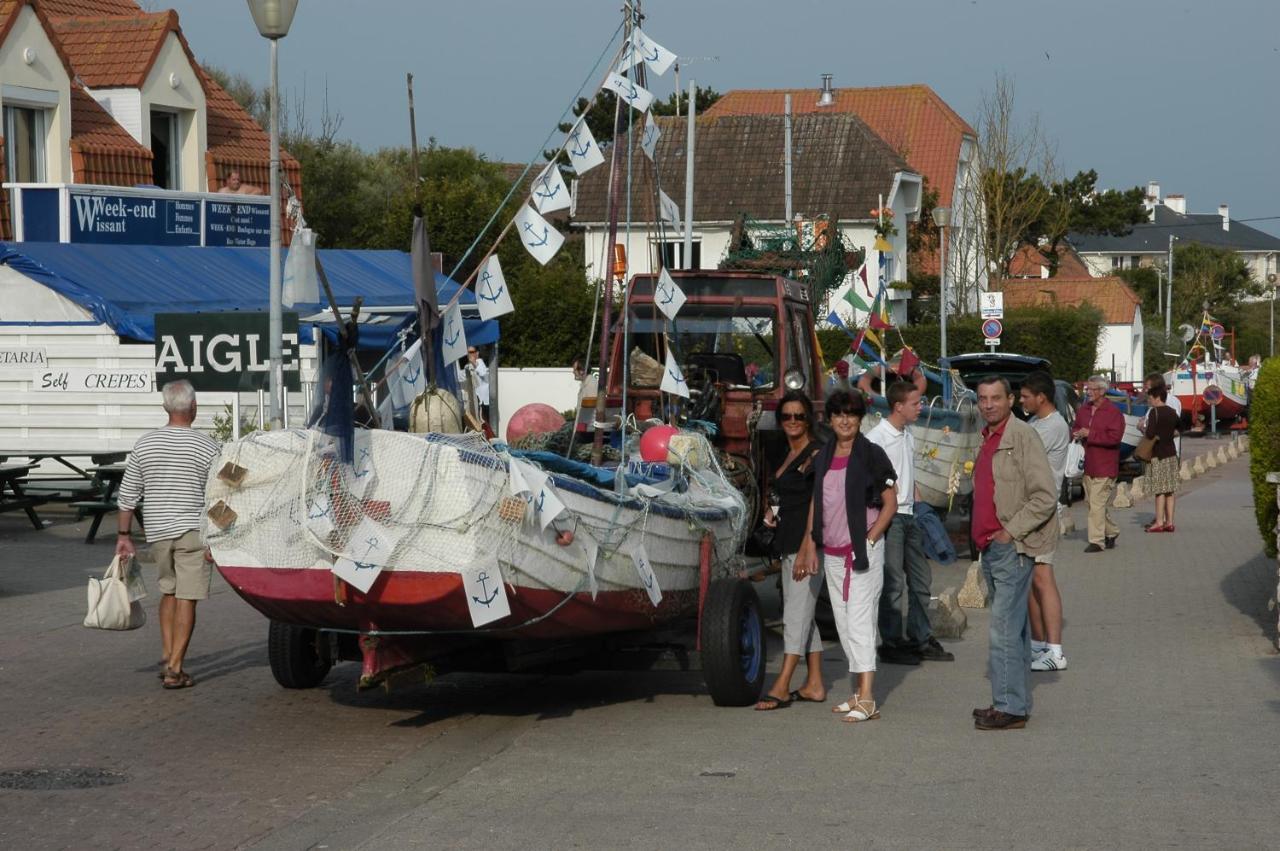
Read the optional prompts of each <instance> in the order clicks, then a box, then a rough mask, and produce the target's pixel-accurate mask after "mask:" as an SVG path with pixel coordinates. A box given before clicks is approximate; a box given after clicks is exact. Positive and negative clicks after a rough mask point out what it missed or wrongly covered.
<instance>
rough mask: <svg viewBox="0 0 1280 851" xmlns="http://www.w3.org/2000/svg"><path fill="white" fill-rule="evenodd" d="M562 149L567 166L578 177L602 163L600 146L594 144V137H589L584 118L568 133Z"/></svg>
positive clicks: (602, 156)
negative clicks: (566, 157)
mask: <svg viewBox="0 0 1280 851" xmlns="http://www.w3.org/2000/svg"><path fill="white" fill-rule="evenodd" d="M564 149H565V151H567V152H568V154H569V165H571V166H573V170H574V171H576V172H577V173H578V176H579V177H581V176H582V175H584V174H586V173H587V172H589V171H591V169H593V168H595V167H596V166H598V165H600V164H601V163H603V162H604V154H602V153H600V146H599V145H597V144H596V137H595V136H593V135H591V128H590V127H588V126H587V119H586V117H585V116H584V117H582V118H579V119H578V123H577V124H575V125H573V129H572V130H570V131H569V138H568V139H566V140H565V143H564Z"/></svg>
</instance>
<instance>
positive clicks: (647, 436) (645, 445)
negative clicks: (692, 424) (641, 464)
mask: <svg viewBox="0 0 1280 851" xmlns="http://www.w3.org/2000/svg"><path fill="white" fill-rule="evenodd" d="M679 433H680V429H678V428H676V427H675V426H668V425H663V426H654V427H653V428H651V429H649V430H648V431H646V432H645V433H644V434H642V435H640V457H641V458H643V459H644V460H646V461H655V462H658V463H665V462H666V460H667V444H668V442H670V440H671V438H672V437H674V436H675V435H677V434H679Z"/></svg>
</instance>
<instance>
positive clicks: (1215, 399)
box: [1202, 384, 1222, 407]
mask: <svg viewBox="0 0 1280 851" xmlns="http://www.w3.org/2000/svg"><path fill="white" fill-rule="evenodd" d="M1202 395H1203V396H1204V401H1205V403H1206V404H1208V405H1211V406H1214V407H1216V406H1217V404H1218V403H1219V402H1221V401H1222V389H1221V388H1219V387H1218V385H1216V384H1210V385H1209V386H1208V387H1206V388H1204V393H1203V394H1202Z"/></svg>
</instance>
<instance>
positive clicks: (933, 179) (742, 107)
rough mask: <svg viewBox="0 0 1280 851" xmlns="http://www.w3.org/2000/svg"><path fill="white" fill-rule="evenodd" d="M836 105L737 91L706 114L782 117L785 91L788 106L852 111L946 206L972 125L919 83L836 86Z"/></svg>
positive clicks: (807, 97)
mask: <svg viewBox="0 0 1280 851" xmlns="http://www.w3.org/2000/svg"><path fill="white" fill-rule="evenodd" d="M834 93H835V104H834V105H833V106H829V107H819V106H818V90H817V89H812V88H809V89H738V90H735V91H730V92H725V94H724V95H723V96H722V97H721V98H720V99H719V100H718V101H716V102H715V103H714V104H712V105H711V107H710V108H709V109H708V110H707V111H706V113H705V114H706V115H755V114H761V113H763V114H770V115H781V114H782V110H783V101H784V99H785V96H786V95H788V94H789V95H791V110H792V112H793V113H795V114H797V115H799V114H801V113H806V112H851V113H853V114H854V115H856V116H858V117H859V118H861V119H862V120H863V121H865V122H866V123H867V124H868V125H869V126H870V127H871V129H872V130H873V131H875V133H876V135H878V136H879V137H880V138H882V139H884V140H885V141H886V142H888V143H889V145H890V147H892V148H893V149H894V150H895V151H897V152H898V153H900V154H901V155H902V156H903V157H904V158H905V159H906V161H907V162H908V163H909V164H910V165H911V167H912V169H914V170H915V171H916V172H919V173H920V174H922V175H923V176H925V177H926V178H928V180H929V185H930V187H932V188H933V189H935V190H937V192H938V204H939V205H940V206H944V207H949V206H951V201H952V192H953V191H954V189H955V181H956V166H957V163H958V162H959V159H960V142H961V140H962V138H963V137H965V136H970V137H973V138H975V139H976V138H977V135H978V134H977V133H975V132H974V131H973V128H972V127H970V126H969V124H968V123H967V122H966V121H965V120H964V119H963V118H961V117H960V116H959V115H958V114H956V112H955V110H953V109H952V108H951V107H949V106H947V104H946V102H945V101H944V100H943V99H942V98H940V97H938V94H937V93H936V92H935V91H934V90H933V89H931V88H929V87H928V86H926V85H923V84H919V83H917V84H915V85H909V86H883V87H878V88H862V89H835V90H834Z"/></svg>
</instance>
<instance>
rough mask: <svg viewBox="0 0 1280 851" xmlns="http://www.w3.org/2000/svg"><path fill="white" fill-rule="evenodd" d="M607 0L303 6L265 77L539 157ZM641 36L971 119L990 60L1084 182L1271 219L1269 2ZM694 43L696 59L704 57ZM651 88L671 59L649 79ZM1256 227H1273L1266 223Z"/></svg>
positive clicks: (335, 102) (352, 113) (194, 19)
mask: <svg viewBox="0 0 1280 851" xmlns="http://www.w3.org/2000/svg"><path fill="white" fill-rule="evenodd" d="M150 5H151V6H154V7H158V8H164V7H165V6H166V5H172V6H173V7H174V8H176V9H177V10H178V12H179V14H180V16H181V20H182V25H183V30H184V32H185V33H186V35H187V38H188V40H189V41H190V42H191V45H192V48H193V50H194V51H195V53H196V56H197V57H198V58H199V59H200V60H201V61H204V62H211V63H214V64H217V65H221V66H223V67H226V68H229V69H231V70H234V71H239V72H241V73H244V74H246V75H248V76H250V77H251V78H254V79H257V80H260V81H263V82H265V81H266V79H267V46H266V42H265V41H263V40H262V39H260V38H259V36H258V35H257V31H256V30H255V29H254V27H253V22H252V20H251V18H250V16H249V12H248V9H247V8H245V6H244V4H243V3H240V2H237V1H236V0H218V2H209V0H169V2H168V3H166V2H165V0H157V2H153V3H151V4H150ZM620 6H621V2H620V0H576V2H567V0H547V1H546V2H541V3H531V2H517V0H506V2H497V0H461V2H458V0H448V1H447V2H437V0H362V2H359V3H352V2H349V0H346V2H344V0H302V2H301V4H300V8H299V10H298V14H297V17H296V19H295V21H294V26H293V30H292V31H291V33H290V34H289V37H288V38H287V39H285V40H284V41H283V42H282V43H281V51H280V52H281V85H282V88H284V89H285V90H286V91H287V92H289V93H291V95H294V96H298V95H300V94H301V92H302V90H303V87H304V85H305V88H306V95H307V101H308V106H309V107H310V109H309V111H310V113H311V114H312V115H313V116H317V115H318V114H319V110H320V104H321V101H322V98H323V96H324V92H325V89H326V87H327V90H328V100H329V105H330V109H331V110H332V111H334V112H336V113H339V114H341V116H342V118H343V125H342V130H341V133H340V135H341V136H344V137H346V138H349V139H352V140H353V141H355V142H357V143H359V144H360V145H363V146H366V147H378V146H385V145H404V144H407V143H408V119H407V116H406V111H405V90H404V75H405V73H406V72H412V73H413V74H414V78H415V95H416V99H417V113H418V134H419V138H420V140H422V141H424V142H425V140H426V138H427V137H428V136H435V137H436V138H437V139H438V140H439V141H440V142H441V143H443V144H446V145H458V146H470V147H474V148H476V149H477V150H479V151H481V152H482V153H485V154H486V155H488V156H489V157H490V158H492V159H502V160H513V161H525V160H528V159H530V158H532V157H535V156H537V155H538V153H539V152H540V151H541V150H542V142H543V140H544V139H545V138H546V136H547V134H548V133H549V132H550V131H551V129H552V128H553V127H554V125H555V123H556V122H557V121H558V120H559V116H560V115H561V113H562V111H563V110H564V109H565V107H566V106H567V105H568V103H569V102H570V100H571V98H572V96H573V93H574V92H575V91H577V89H578V86H579V85H580V84H581V83H582V81H583V78H584V77H585V76H586V74H587V72H588V70H589V69H590V68H591V65H592V63H593V62H594V61H595V59H596V57H597V55H598V54H599V53H600V51H601V50H602V49H603V47H604V45H605V43H606V42H607V40H608V38H609V36H610V34H611V33H612V32H613V30H614V28H615V27H616V26H617V23H618V20H619V14H618V9H619V7H620ZM644 11H645V13H646V15H647V18H648V20H647V21H646V23H645V27H644V28H645V31H646V32H647V33H648V34H649V35H650V36H652V37H653V38H654V39H656V40H657V41H658V42H660V43H662V44H663V45H665V46H667V47H669V48H670V49H672V50H674V51H675V52H676V53H678V54H681V55H683V56H685V57H689V58H692V61H687V62H686V64H685V67H684V69H683V70H682V74H684V75H686V76H685V80H684V83H685V84H686V85H687V79H688V75H692V76H694V77H696V78H697V79H698V81H699V82H700V83H701V84H705V85H710V86H712V87H713V88H715V89H717V90H720V91H725V90H728V89H731V88H780V87H784V86H803V85H813V86H814V87H815V88H816V87H817V85H818V82H819V75H820V74H822V73H824V72H829V73H832V74H834V75H835V84H836V85H837V86H874V85H893V84H902V83H916V82H919V83H927V84H928V85H930V86H932V87H933V88H934V89H935V90H936V91H937V92H938V93H939V94H940V95H941V96H942V97H943V98H944V99H945V100H946V101H947V102H948V103H949V104H951V106H952V107H953V108H954V109H955V110H956V111H957V112H959V113H960V114H961V115H962V116H964V117H965V118H967V119H969V120H970V121H972V120H973V118H974V113H975V111H976V108H977V105H978V103H979V102H980V99H981V96H982V93H983V91H984V90H990V88H991V87H992V83H993V80H994V78H995V75H996V74H997V73H1005V74H1008V75H1009V76H1011V77H1012V78H1013V79H1014V81H1015V84H1016V87H1017V100H1018V107H1019V111H1020V112H1021V113H1023V114H1024V115H1030V114H1031V113H1033V112H1037V113H1039V116H1040V120H1041V122H1042V124H1043V126H1044V128H1045V130H1046V131H1047V132H1048V134H1049V135H1050V136H1051V137H1052V138H1053V139H1054V140H1055V141H1056V143H1057V146H1058V151H1059V157H1060V160H1061V162H1062V164H1063V166H1064V168H1067V169H1070V170H1071V171H1072V172H1074V171H1075V170H1077V169H1082V168H1094V169H1096V170H1097V171H1098V173H1099V176H1100V181H1099V183H1100V185H1101V186H1103V187H1123V186H1133V185H1136V184H1143V185H1145V184H1146V182H1147V181H1148V180H1158V181H1160V183H1161V185H1162V189H1163V191H1164V192H1165V193H1169V192H1180V193H1182V194H1184V195H1186V196H1187V204H1188V212H1200V213H1209V212H1216V211H1217V207H1218V204H1220V203H1227V204H1230V205H1231V214H1232V218H1236V219H1242V218H1253V217H1263V216H1278V217H1280V177H1278V174H1277V167H1276V150H1277V139H1280V109H1277V102H1278V99H1277V96H1276V89H1277V83H1278V82H1280V3H1277V2H1274V0H1221V2H1215V3H1209V2H1203V1H1202V0H1194V2H1193V0H1108V2H1102V0H1072V1H1071V2H1069V3H1062V2H1057V3H1049V2H1043V0H882V2H880V3H853V2H832V0H823V2H816V1H815V0H790V1H789V2H786V3H782V2H777V0H648V2H645V3H644ZM704 57H716V59H715V60H714V61H713V60H711V59H708V58H704ZM653 88H654V90H655V92H656V94H658V95H659V96H660V97H666V96H667V95H668V94H670V93H671V91H672V90H673V88H674V83H673V81H672V75H671V74H670V73H668V74H667V76H666V77H663V78H659V79H658V81H657V83H656V84H655V85H654V86H653ZM1255 226H1257V227H1261V228H1263V229H1266V230H1268V231H1271V232H1273V233H1280V219H1277V220H1276V221H1270V222H1257V223H1255Z"/></svg>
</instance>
